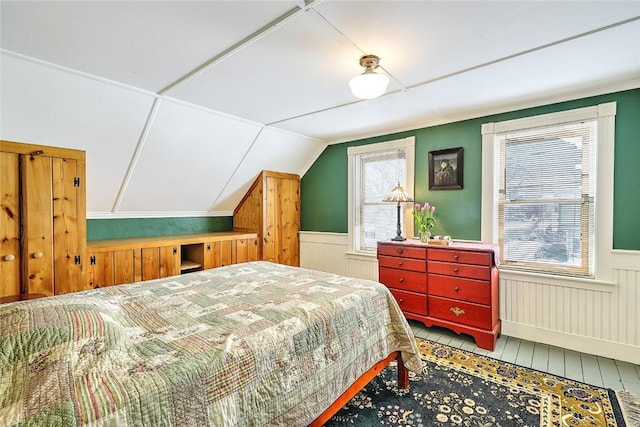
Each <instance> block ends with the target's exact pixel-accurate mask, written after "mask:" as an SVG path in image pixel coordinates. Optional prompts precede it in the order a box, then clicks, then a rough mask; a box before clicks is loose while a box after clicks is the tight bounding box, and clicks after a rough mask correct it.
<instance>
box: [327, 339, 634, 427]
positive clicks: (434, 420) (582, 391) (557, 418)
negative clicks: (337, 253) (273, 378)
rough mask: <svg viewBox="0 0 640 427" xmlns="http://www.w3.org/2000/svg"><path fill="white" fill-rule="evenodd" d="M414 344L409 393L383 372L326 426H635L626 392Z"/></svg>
mask: <svg viewBox="0 0 640 427" xmlns="http://www.w3.org/2000/svg"><path fill="white" fill-rule="evenodd" d="M416 342H417V344H418V349H419V350H420V352H421V358H422V372H421V373H419V374H414V373H410V387H409V390H402V389H398V387H397V383H396V379H397V375H396V368H395V366H393V367H387V368H386V369H385V370H383V371H382V372H381V373H380V374H379V375H378V376H377V377H376V378H374V380H373V381H372V382H371V383H370V384H368V385H367V387H366V388H364V389H363V390H362V391H361V392H360V393H358V395H356V396H355V397H354V398H353V399H351V401H350V402H349V403H348V404H347V405H346V406H345V407H344V408H342V410H341V411H340V412H338V413H337V414H336V415H335V416H334V417H333V418H332V419H331V420H330V421H329V422H328V423H327V424H326V426H353V425H357V426H375V425H393V426H395V425H409V426H439V425H441V426H482V427H489V426H505V427H507V426H540V427H547V426H611V427H614V426H615V427H618V426H629V427H632V426H640V401H638V400H637V399H636V398H635V397H634V396H633V395H632V394H631V393H624V392H623V393H622V395H620V396H617V395H616V393H615V392H614V391H613V390H608V389H604V388H599V387H595V386H591V385H588V384H584V383H580V382H576V381H572V380H569V379H567V378H562V377H557V376H554V375H551V374H547V373H544V372H540V371H535V370H532V369H528V368H523V367H520V366H516V365H512V364H509V363H505V362H501V361H499V360H496V359H491V358H488V357H484V356H480V355H476V354H473V353H470V352H467V351H464V350H460V349H456V348H452V347H449V346H446V345H443V344H439V343H435V342H431V341H426V340H421V339H416ZM621 406H622V407H623V408H624V412H625V414H624V417H623V409H621ZM625 418H626V420H627V423H625ZM632 420H633V421H632Z"/></svg>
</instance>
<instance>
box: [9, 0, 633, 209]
mask: <svg viewBox="0 0 640 427" xmlns="http://www.w3.org/2000/svg"><path fill="white" fill-rule="evenodd" d="M0 15H1V16H0V18H1V37H2V39H1V48H2V56H1V57H0V59H1V61H2V62H1V63H0V65H1V67H2V68H1V86H0V101H1V103H0V106H1V107H2V110H1V117H0V137H1V138H2V139H9V140H17V141H24V142H31V143H39V144H44V145H58V146H65V147H71V148H79V149H84V150H86V151H87V176H88V200H87V205H88V211H89V216H90V217H109V216H118V215H120V216H153V215H201V214H212V215H225V214H229V212H230V211H232V210H233V208H234V207H235V205H236V204H237V203H238V201H239V200H240V198H241V197H242V195H243V194H244V192H245V191H246V189H247V188H248V186H249V185H250V184H251V181H252V180H253V179H254V178H255V176H256V175H257V174H258V173H259V171H260V170H262V169H271V170H278V171H283V172H291V173H298V174H303V173H304V172H305V171H306V170H307V168H308V167H309V165H310V164H311V163H312V162H313V161H314V160H315V159H316V158H317V156H318V155H319V153H320V152H321V151H322V149H323V148H324V147H325V146H326V144H327V143H334V142H341V141H347V140H351V139H356V138H362V137H366V136H372V135H377V134H384V133H390V132H393V131H398V130H405V129H411V128H417V127H423V126H427V125H432V124H437V123H444V122H449V121H453V120H459V119H464V118H469V117H474V116H479V115H485V114H490V113H495V112H500V111H508V110H513V109H516V108H523V107H527V106H532V105H539V104H542V103H549V102H555V101H559V100H565V99H572V98H575V97H579V96H586V95H592V94H597V93H604V92H607V91H612V90H618V89H627V88H631V87H640V48H638V41H639V40H640V1H613V0H607V1H331V0H326V1H321V0H316V1H309V0H307V1H306V2H305V1H251V2H249V1H179V0H178V1H127V2H120V1H117V2H116V1H102V2H101V1H88V0H87V1H68V2H62V1H43V2H38V1H5V0H2V1H1V2H0ZM363 53H373V54H376V55H378V56H380V57H381V69H379V71H380V72H383V73H387V74H388V75H389V76H390V77H391V83H390V85H389V89H388V90H387V93H386V94H385V95H384V96H382V97H380V98H378V99H375V100H370V101H362V100H358V99H356V98H354V97H353V96H352V95H351V93H350V92H349V89H348V85H347V83H348V81H349V79H350V78H351V77H353V76H354V75H356V74H359V73H360V72H361V71H362V69H361V68H360V66H359V65H358V58H359V57H360V55H362V54H363Z"/></svg>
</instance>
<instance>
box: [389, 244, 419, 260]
mask: <svg viewBox="0 0 640 427" xmlns="http://www.w3.org/2000/svg"><path fill="white" fill-rule="evenodd" d="M378 255H388V256H397V257H403V258H416V259H427V248H415V247H411V246H400V245H385V244H379V245H378Z"/></svg>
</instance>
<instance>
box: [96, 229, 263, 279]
mask: <svg viewBox="0 0 640 427" xmlns="http://www.w3.org/2000/svg"><path fill="white" fill-rule="evenodd" d="M87 256H88V259H89V263H88V274H87V279H88V285H89V287H90V288H97V287H102V286H111V285H121V284H125V283H131V282H139V281H141V280H151V279H158V278H161V277H167V276H175V275H178V274H181V273H187V272H192V271H198V270H204V269H209V268H214V267H220V266H223V265H229V264H236V263H241V262H247V261H255V260H257V259H258V238H257V235H256V233H241V232H219V233H206V234H185V235H178V236H163V237H140V238H131V239H110V240H94V241H90V242H88V244H87Z"/></svg>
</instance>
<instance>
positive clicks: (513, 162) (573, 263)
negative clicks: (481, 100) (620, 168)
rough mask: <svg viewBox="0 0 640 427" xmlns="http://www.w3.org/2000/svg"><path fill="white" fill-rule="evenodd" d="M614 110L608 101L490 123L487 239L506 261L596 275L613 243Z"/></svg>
mask: <svg viewBox="0 0 640 427" xmlns="http://www.w3.org/2000/svg"><path fill="white" fill-rule="evenodd" d="M614 115H615V104H602V105H601V106H596V107H588V108H582V109H577V110H571V111H566V112H561V113H552V114H547V115H542V116H535V117H530V118H525V119H518V120H511V121H507V122H500V123H491V124H487V125H483V151H486V153H485V152H483V189H487V190H488V189H491V193H492V194H493V198H492V200H489V199H488V198H483V240H484V239H486V238H487V237H489V236H492V239H490V240H492V241H493V242H494V243H498V244H499V246H500V264H501V267H507V268H509V269H512V270H514V271H518V270H519V271H524V272H526V271H529V272H535V273H547V274H559V275H567V276H575V277H581V278H596V275H597V274H596V273H597V268H598V265H600V266H602V265H603V263H602V262H600V263H598V250H599V249H600V251H601V252H602V253H604V250H603V249H605V248H606V250H607V251H609V252H610V249H611V233H610V229H611V224H610V223H611V221H612V220H611V218H610V217H611V216H612V210H613V209H612V203H613V198H612V196H611V193H612V185H613V180H612V178H611V177H612V175H613V163H612V160H613V134H614V133H613V128H614V121H613V120H614ZM491 157H492V159H491ZM605 159H606V161H604V160H605ZM599 163H600V165H601V166H603V167H601V168H597V166H598V164H599ZM489 166H493V167H492V169H491V170H490V171H489V173H487V175H489V176H487V177H485V176H484V175H485V173H484V168H486V167H489ZM601 174H605V175H606V176H599V175H601ZM489 204H491V205H489ZM599 208H600V209H599ZM485 218H486V219H485ZM491 218H492V219H491ZM488 219H491V223H492V224H491V225H485V224H484V222H485V221H487V220H488ZM599 237H600V238H605V239H606V240H602V239H600V240H601V241H600V242H599V241H598V239H599ZM487 240H489V239H487ZM604 258H605V257H603V259H604Z"/></svg>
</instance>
